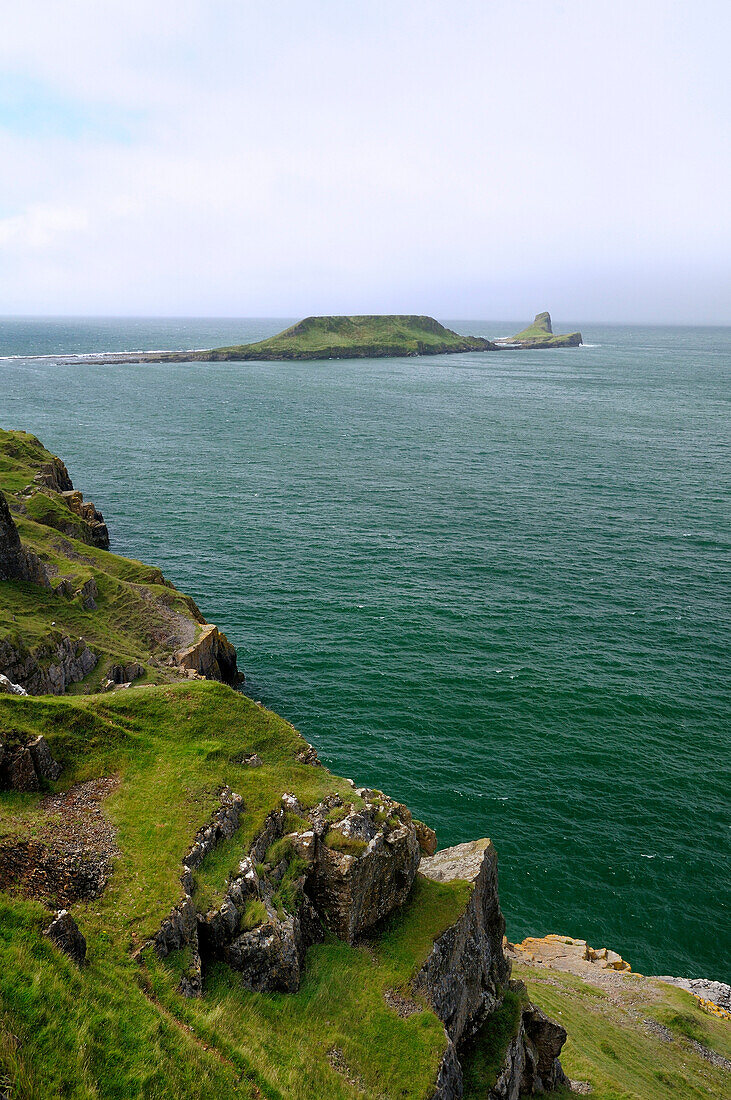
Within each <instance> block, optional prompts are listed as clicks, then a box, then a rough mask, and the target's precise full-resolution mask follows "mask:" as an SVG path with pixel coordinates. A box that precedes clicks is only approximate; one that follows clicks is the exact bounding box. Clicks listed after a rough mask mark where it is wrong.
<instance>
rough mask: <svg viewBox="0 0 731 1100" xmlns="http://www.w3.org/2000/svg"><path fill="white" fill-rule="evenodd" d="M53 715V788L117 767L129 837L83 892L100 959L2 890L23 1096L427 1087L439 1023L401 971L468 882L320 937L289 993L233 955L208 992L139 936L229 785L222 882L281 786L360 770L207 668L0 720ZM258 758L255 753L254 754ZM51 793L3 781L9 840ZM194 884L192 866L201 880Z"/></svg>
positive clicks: (49, 727) (328, 788) (152, 924)
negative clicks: (406, 1002) (250, 974)
mask: <svg viewBox="0 0 731 1100" xmlns="http://www.w3.org/2000/svg"><path fill="white" fill-rule="evenodd" d="M9 728H12V729H13V730H15V731H17V732H20V733H24V734H31V733H32V734H36V733H43V734H44V735H45V736H46V738H47V739H48V742H49V744H50V746H51V749H52V751H53V753H54V755H55V756H56V757H57V759H58V760H59V761H60V762H61V763H62V764H63V765H64V772H63V775H62V778H61V779H60V780H59V781H58V783H55V784H53V785H52V789H53V790H60V789H67V788H68V787H69V786H70V785H71V784H73V783H76V782H79V781H84V780H86V779H89V778H91V777H95V776H100V775H104V776H117V777H118V779H119V784H118V786H117V788H116V790H115V791H114V792H113V793H112V794H111V795H110V796H109V797H108V799H107V801H106V803H105V812H106V814H107V815H108V817H109V818H110V820H111V822H112V823H113V825H114V827H115V829H116V832H117V843H118V846H119V849H120V853H121V854H120V855H119V856H118V858H117V859H116V863H115V868H114V873H113V875H112V877H111V880H110V883H109V885H108V886H107V889H106V891H105V892H104V893H103V894H102V895H101V897H99V898H97V899H96V900H93V901H90V902H87V903H76V904H75V905H74V906H73V912H74V915H75V917H76V919H77V921H78V923H79V926H80V927H81V929H82V932H83V933H84V935H85V936H86V938H87V943H88V958H89V965H88V966H87V967H85V968H84V969H82V970H80V971H79V970H77V969H76V968H75V966H74V965H73V964H72V963H70V962H69V961H68V960H67V959H66V958H65V956H63V955H62V954H60V953H59V952H58V951H57V950H56V949H55V948H54V947H52V946H51V945H50V944H49V943H48V942H47V941H45V940H43V938H42V937H41V934H40V933H41V931H42V929H43V927H44V926H45V925H46V924H47V923H48V921H49V918H50V914H49V910H48V909H47V908H46V907H45V906H44V905H43V904H42V903H41V902H40V901H38V900H35V901H31V900H28V899H27V898H24V897H21V896H20V895H19V894H18V893H16V892H14V891H13V890H12V889H11V890H9V891H6V892H5V893H2V892H0V1003H1V1005H2V1008H1V1010H0V1090H1V1089H2V1085H3V1083H5V1084H6V1085H9V1084H10V1083H11V1082H12V1084H13V1088H14V1090H15V1091H11V1093H10V1095H11V1096H12V1097H13V1098H14V1100H15V1097H23V1098H24V1100H50V1098H51V1097H57V1096H65V1097H73V1098H84V1100H86V1098H92V1097H94V1098H97V1097H104V1098H107V1097H120V1098H125V1100H127V1098H128V1097H137V1096H140V1097H142V1096H144V1097H149V1098H158V1097H159V1098H163V1097H164V1098H168V1097H170V1096H175V1097H176V1098H187V1097H190V1098H193V1097H196V1098H198V1097H206V1096H211V1095H219V1094H221V1095H224V1094H226V1093H228V1092H233V1093H235V1094H236V1095H241V1096H246V1097H262V1096H266V1097H271V1098H284V1097H286V1098H287V1100H320V1098H325V1097H327V1098H347V1097H357V1096H358V1097H366V1098H372V1100H376V1098H377V1097H382V1096H384V1095H389V1096H394V1097H396V1096H398V1097H403V1098H411V1097H413V1098H414V1100H417V1098H419V1100H426V1098H427V1097H428V1096H429V1093H430V1089H431V1088H432V1087H433V1081H434V1079H435V1075H436V1070H437V1066H438V1064H439V1060H440V1058H441V1056H442V1053H443V1050H444V1045H445V1039H444V1029H443V1027H442V1024H441V1023H440V1021H439V1020H438V1019H437V1017H436V1016H435V1015H434V1014H433V1013H432V1012H431V1011H430V1010H429V1009H428V1007H427V1006H426V1004H425V1003H421V1004H420V1006H419V1010H418V1011H416V1012H414V1013H413V1014H412V1015H410V1016H409V1017H408V1018H402V1017H401V1016H400V1015H399V1014H398V1012H396V1011H395V1010H394V1009H393V1008H391V1007H389V1005H388V1004H387V1002H386V1000H385V998H384V993H385V991H386V990H388V989H396V990H398V989H405V988H406V987H407V985H408V982H409V979H410V977H411V976H412V975H413V973H414V971H415V970H416V969H417V968H418V967H419V966H420V964H421V963H422V962H423V960H424V959H425V958H426V955H427V954H428V952H429V950H430V948H431V945H432V943H433V941H434V939H435V937H436V936H438V935H439V934H441V932H442V931H444V930H445V929H446V928H447V927H448V926H449V925H450V924H451V923H453V921H454V920H455V919H456V918H457V917H458V916H459V914H460V913H461V912H462V911H463V909H464V906H465V904H466V901H467V898H468V896H469V887H468V886H467V885H466V884H464V883H450V884H446V885H445V884H440V883H434V882H431V881H429V880H426V879H422V878H419V879H418V880H417V885H416V889H415V891H414V894H413V897H412V899H411V901H410V903H409V904H408V905H407V906H406V908H405V909H404V910H403V911H402V912H400V913H399V914H398V915H396V916H394V917H393V918H392V919H391V920H390V921H389V922H388V924H387V925H386V927H385V928H382V929H380V930H379V932H378V933H377V934H375V935H373V936H372V937H371V938H370V939H369V940H368V941H367V942H366V943H364V944H363V945H362V946H359V947H357V948H351V947H348V946H347V945H346V944H344V943H341V942H340V941H337V940H335V939H334V938H333V937H328V939H327V940H326V942H325V943H323V944H322V945H319V946H317V947H314V948H312V949H311V950H310V952H309V953H308V958H307V967H306V976H305V980H304V982H303V984H302V986H301V988H300V990H299V992H298V993H296V994H294V995H281V994H280V995H276V994H257V993H251V992H248V991H247V990H245V989H244V988H242V986H241V983H240V981H239V979H238V977H237V975H236V974H235V973H233V972H232V971H230V970H228V969H227V968H226V967H224V966H219V967H216V968H214V970H213V971H212V972H210V973H209V974H208V975H207V979H206V995H205V997H204V998H203V999H202V1000H200V1001H197V1002H196V1003H193V1002H192V1001H186V1000H185V999H184V998H183V997H182V996H181V995H180V994H179V993H177V992H176V986H177V981H178V978H179V974H180V971H181V970H182V969H183V967H184V966H185V965H186V963H187V960H186V959H185V957H184V955H183V953H180V957H178V958H176V957H175V956H170V957H169V958H168V959H167V960H166V961H165V963H161V962H159V961H158V960H157V959H155V958H154V956H153V957H149V958H148V957H147V955H145V958H144V961H143V962H142V963H138V962H136V961H134V959H133V951H134V950H135V949H136V948H139V947H140V946H141V945H142V944H143V943H144V942H145V941H146V939H147V938H148V937H149V936H150V935H151V934H152V933H153V932H154V931H155V930H156V928H157V927H158V926H159V924H160V921H161V920H162V919H163V918H164V917H165V916H166V915H167V913H168V912H169V911H170V908H171V906H172V905H173V904H174V903H175V902H176V901H177V900H178V899H179V896H180V885H179V875H180V868H181V859H182V855H183V854H184V852H185V851H186V850H187V849H188V847H189V846H190V843H191V841H192V839H193V837H194V836H195V833H196V831H197V829H198V828H199V827H200V826H201V825H203V824H204V823H205V822H206V821H207V820H209V819H210V816H211V813H212V811H213V810H214V808H215V807H216V805H217V804H218V791H219V790H220V787H221V785H222V784H223V783H229V784H230V785H231V786H232V787H233V788H234V789H235V790H237V791H238V792H239V793H240V794H241V795H242V796H243V798H244V807H245V813H244V817H243V819H242V824H241V826H240V828H239V830H238V831H237V833H236V834H235V836H234V838H233V841H232V842H231V843H230V845H229V848H228V851H227V856H228V862H227V861H226V860H223V861H220V860H219V861H217V863H218V866H217V867H216V868H215V869H214V874H213V876H210V875H208V876H206V865H205V863H204V864H203V866H202V867H201V869H200V871H199V872H198V876H199V878H200V880H205V885H206V888H207V889H208V888H210V887H211V885H212V882H211V878H213V880H214V882H213V885H215V883H216V882H217V883H218V884H219V885H222V884H223V881H224V879H225V875H226V873H227V870H230V869H232V868H233V867H235V866H236V864H237V862H238V860H239V859H240V858H241V855H242V854H243V853H244V852H245V851H246V850H247V848H248V845H249V843H250V841H251V838H252V837H253V836H254V834H255V833H256V832H257V831H258V830H259V829H260V828H261V826H262V824H263V822H264V818H265V816H266V814H267V813H268V812H269V810H271V809H273V808H274V807H275V806H276V805H277V804H278V803H279V800H280V798H281V795H282V793H284V792H285V791H288V792H291V793H294V794H296V795H297V797H298V798H299V799H300V801H301V802H302V803H303V804H304V805H306V806H307V805H312V804H314V803H316V802H318V801H319V800H320V799H321V798H322V797H323V796H324V795H325V794H326V793H329V792H332V791H337V792H338V793H340V794H341V795H342V796H344V797H345V796H347V797H348V798H349V799H351V800H352V799H354V797H355V796H354V792H353V790H352V788H351V787H350V786H349V785H348V784H347V783H346V782H345V781H344V780H339V779H337V778H336V777H334V776H332V775H331V774H330V773H329V772H328V771H327V770H326V769H324V768H320V767H312V766H309V765H306V764H301V763H298V762H297V760H296V759H295V757H296V754H297V753H298V752H300V751H301V750H302V749H303V748H305V747H306V743H305V742H304V741H303V740H302V738H301V737H300V736H299V734H297V732H296V731H295V730H294V729H293V727H292V726H291V725H289V724H288V723H287V722H285V721H284V720H283V719H282V718H279V717H278V716H277V715H275V714H272V713H271V712H270V711H267V710H265V709H264V708H262V707H260V706H258V705H257V704H255V703H253V702H252V701H251V700H249V699H247V698H246V697H245V696H243V695H241V694H239V693H237V692H234V691H233V690H231V689H230V688H228V687H225V686H223V685H221V684H217V683H212V682H194V683H191V684H180V685H175V686H172V685H171V686H164V685H163V686H147V687H140V688H135V689H133V690H131V691H127V692H122V693H118V694H114V695H104V696H84V697H71V698H69V697H63V698H49V697H42V698H31V697H29V698H14V697H0V730H3V729H9ZM252 752H256V753H258V754H259V756H260V757H261V758H262V760H263V762H264V763H263V766H262V767H260V768H255V769H253V768H250V767H247V766H246V765H245V764H243V763H242V757H243V756H244V755H245V754H247V753H252ZM42 799H43V793H38V794H22V795H21V794H17V793H16V794H8V793H6V794H3V795H2V796H1V798H0V845H7V844H10V843H11V842H12V841H13V840H17V839H19V838H27V837H33V836H36V837H38V836H43V835H44V830H45V829H47V828H48V825H49V823H48V820H47V818H48V814H47V813H46V812H45V811H44V809H43V804H42ZM200 886H201V882H200V881H197V882H196V890H195V891H194V897H195V896H196V894H197V892H198V890H199V889H200Z"/></svg>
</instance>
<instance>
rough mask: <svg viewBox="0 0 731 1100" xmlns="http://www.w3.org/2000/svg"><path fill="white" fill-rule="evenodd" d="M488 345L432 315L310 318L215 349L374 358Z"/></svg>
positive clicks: (263, 355) (255, 354)
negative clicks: (263, 337)
mask: <svg viewBox="0 0 731 1100" xmlns="http://www.w3.org/2000/svg"><path fill="white" fill-rule="evenodd" d="M489 346H490V344H489V341H487V340H483V339H481V338H479V337H470V336H460V335H458V334H457V333H456V332H453V331H452V330H451V329H448V328H445V327H444V326H443V325H440V324H439V322H438V321H435V320H434V319H433V318H432V317H413V316H388V315H384V316H371V317H307V318H306V319H305V320H304V321H299V322H298V323H297V324H296V325H292V327H291V328H288V329H285V331H284V332H280V333H279V335H278V336H272V337H270V339H268V340H262V341H260V342H259V343H258V344H247V345H244V346H243V347H240V348H221V349H219V351H218V352H214V353H213V354H216V355H217V354H220V353H225V354H226V355H227V356H229V357H230V356H231V355H233V354H235V355H236V356H237V357H241V358H243V359H332V358H362V357H368V358H374V357H378V356H389V355H437V354H443V353H445V352H458V351H480V350H484V349H485V348H488V347H489Z"/></svg>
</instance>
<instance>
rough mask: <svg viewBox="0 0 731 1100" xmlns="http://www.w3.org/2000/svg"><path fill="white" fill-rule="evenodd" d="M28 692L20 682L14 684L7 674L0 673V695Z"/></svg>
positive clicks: (24, 693)
mask: <svg viewBox="0 0 731 1100" xmlns="http://www.w3.org/2000/svg"><path fill="white" fill-rule="evenodd" d="M27 694H28V692H27V691H26V690H25V688H22V687H21V686H20V684H14V683H13V682H12V681H11V680H8V678H7V676H3V675H2V674H1V673H0V695H27Z"/></svg>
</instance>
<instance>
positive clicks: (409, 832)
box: [307, 789, 421, 943]
mask: <svg viewBox="0 0 731 1100" xmlns="http://www.w3.org/2000/svg"><path fill="white" fill-rule="evenodd" d="M357 793H358V794H360V795H361V796H362V797H363V798H364V799H365V807H364V808H362V809H358V810H351V811H350V812H349V813H348V814H347V815H346V816H345V817H344V818H343V819H342V820H341V821H339V822H336V823H334V824H333V825H331V826H330V827H329V829H328V828H327V823H326V822H324V821H323V820H322V816H321V815H319V816H318V815H317V814H316V813H315V814H311V815H310V819H311V820H313V822H314V832H315V834H316V836H317V837H318V842H317V845H316V851H315V857H314V864H313V867H312V870H311V871H310V874H309V876H308V879H307V894H308V896H309V898H310V900H311V901H312V903H313V905H314V906H315V908H316V909H317V911H318V913H319V914H320V916H321V918H322V920H323V922H324V923H325V925H326V926H327V927H328V928H329V929H330V930H331V931H332V932H334V933H335V935H336V936H338V937H339V938H340V939H343V940H346V941H347V942H348V943H352V942H353V941H354V940H355V939H356V938H357V937H358V936H359V935H361V933H363V932H365V931H366V930H367V929H368V928H371V927H372V926H373V925H374V924H376V923H377V922H378V921H379V920H382V919H383V917H386V916H388V914H389V913H391V912H392V911H393V910H394V909H396V908H398V906H400V905H403V904H404V902H405V901H406V899H407V898H408V896H409V894H410V892H411V887H412V885H413V882H414V878H415V876H416V872H417V869H418V867H419V860H420V858H421V851H420V848H419V842H418V840H417V837H416V829H415V827H414V824H413V821H412V819H411V814H410V813H409V811H408V810H407V809H406V807H405V806H401V805H400V804H399V803H398V802H394V801H393V800H391V799H389V798H387V797H386V796H385V795H381V794H379V793H378V792H376V791H369V790H366V789H360V790H359V791H358V792H357ZM331 838H332V839H331ZM349 842H350V843H349ZM353 842H355V843H353ZM335 845H337V846H335ZM361 846H363V847H361Z"/></svg>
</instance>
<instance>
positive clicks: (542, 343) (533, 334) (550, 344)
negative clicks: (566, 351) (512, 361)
mask: <svg viewBox="0 0 731 1100" xmlns="http://www.w3.org/2000/svg"><path fill="white" fill-rule="evenodd" d="M582 343H583V340H582V336H581V333H580V332H568V333H564V334H563V335H561V334H559V335H554V332H553V328H552V327H551V314H550V313H537V314H536V316H535V318H534V320H533V324H532V325H528V327H527V328H524V329H523V330H522V331H521V332H516V334H515V336H509V337H507V338H505V339H501V340H497V341H496V344H497V345H498V346H499V347H520V348H577V347H579V345H580V344H582Z"/></svg>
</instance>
